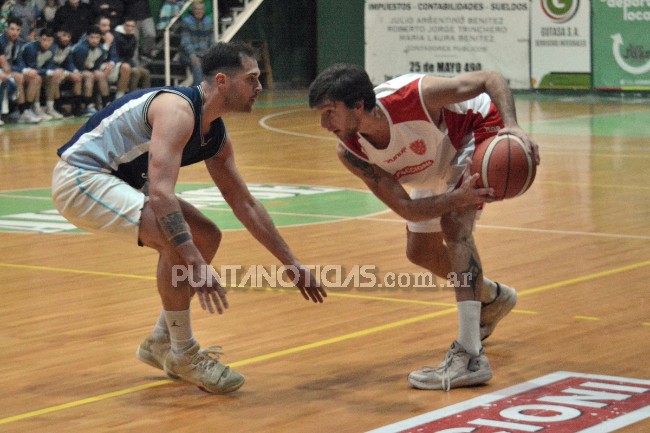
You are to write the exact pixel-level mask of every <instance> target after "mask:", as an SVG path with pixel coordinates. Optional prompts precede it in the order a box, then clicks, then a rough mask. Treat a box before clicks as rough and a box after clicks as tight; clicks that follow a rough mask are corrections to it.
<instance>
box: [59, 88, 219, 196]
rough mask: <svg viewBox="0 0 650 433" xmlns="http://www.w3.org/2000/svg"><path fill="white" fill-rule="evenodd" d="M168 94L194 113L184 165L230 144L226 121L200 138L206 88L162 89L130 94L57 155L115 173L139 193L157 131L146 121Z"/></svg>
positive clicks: (85, 166)
mask: <svg viewBox="0 0 650 433" xmlns="http://www.w3.org/2000/svg"><path fill="white" fill-rule="evenodd" d="M163 92H168V93H174V94H177V95H179V96H181V97H183V98H185V99H186V100H187V102H188V104H190V106H191V107H192V110H193V112H194V130H193V132H192V136H191V137H190V139H189V140H188V142H187V144H186V145H185V148H184V149H183V157H182V160H181V166H185V165H190V164H194V163H197V162H200V161H204V160H206V159H208V158H210V157H212V156H214V155H216V154H217V153H218V152H219V151H220V150H221V148H222V147H223V144H224V142H225V139H226V127H225V125H224V123H223V120H221V118H217V119H216V120H214V121H213V122H212V124H211V126H210V131H209V132H208V133H207V134H205V135H203V134H202V133H201V124H202V115H203V114H202V113H203V110H202V109H203V89H201V86H194V87H180V86H178V87H157V88H151V89H142V90H138V91H135V92H131V93H129V94H127V95H125V96H123V97H121V98H119V99H117V100H116V101H114V102H112V103H111V104H110V105H108V106H107V107H106V108H104V109H102V110H100V111H99V112H97V113H96V114H95V115H94V116H92V117H91V118H90V119H88V121H87V122H86V123H85V124H84V125H83V126H82V127H81V128H80V129H79V130H78V131H77V132H76V133H75V135H74V136H73V137H72V139H71V140H70V141H68V142H67V143H66V144H65V145H63V146H62V147H61V148H59V150H58V151H57V153H58V155H59V156H60V157H61V159H62V160H64V161H66V162H67V163H68V164H70V165H73V166H75V167H79V168H83V169H85V170H92V171H101V172H105V173H112V174H114V175H115V176H117V177H119V178H120V179H122V180H124V181H125V182H126V183H128V184H129V185H131V186H132V187H134V188H136V189H141V188H142V187H143V186H144V184H145V182H146V181H147V171H148V165H149V146H150V144H151V132H152V128H151V125H149V122H148V121H147V112H148V109H149V105H150V104H151V101H152V100H153V99H154V98H155V97H156V96H157V95H159V94H161V93H163Z"/></svg>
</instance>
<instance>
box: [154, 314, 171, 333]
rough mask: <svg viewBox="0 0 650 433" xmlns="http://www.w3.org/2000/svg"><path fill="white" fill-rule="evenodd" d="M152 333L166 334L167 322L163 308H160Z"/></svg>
mask: <svg viewBox="0 0 650 433" xmlns="http://www.w3.org/2000/svg"><path fill="white" fill-rule="evenodd" d="M152 334H153V335H156V336H160V337H162V336H163V334H164V335H166V336H168V335H169V329H167V322H166V321H165V310H160V315H159V316H158V321H157V322H156V326H154V327H153V332H152Z"/></svg>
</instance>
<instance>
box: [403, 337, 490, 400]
mask: <svg viewBox="0 0 650 433" xmlns="http://www.w3.org/2000/svg"><path fill="white" fill-rule="evenodd" d="M490 379H492V367H491V366H490V362H489V361H488V359H487V356H485V351H484V350H483V348H481V351H480V352H479V354H478V356H472V355H470V354H469V353H467V352H466V351H465V348H464V347H463V346H461V345H460V343H459V342H458V341H454V342H453V343H452V344H451V348H450V349H449V352H447V356H446V357H445V359H444V361H442V362H441V363H440V365H438V366H437V367H424V368H422V370H417V371H413V372H411V374H409V375H408V381H409V383H410V384H411V386H413V387H414V388H418V389H443V390H445V391H449V390H450V389H451V388H459V387H464V386H472V385H480V384H482V383H485V382H487V381H488V380H490Z"/></svg>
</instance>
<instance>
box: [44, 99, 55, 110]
mask: <svg viewBox="0 0 650 433" xmlns="http://www.w3.org/2000/svg"><path fill="white" fill-rule="evenodd" d="M45 106H46V107H47V109H48V110H50V111H52V110H54V101H50V100H49V99H48V100H47V101H46V102H45Z"/></svg>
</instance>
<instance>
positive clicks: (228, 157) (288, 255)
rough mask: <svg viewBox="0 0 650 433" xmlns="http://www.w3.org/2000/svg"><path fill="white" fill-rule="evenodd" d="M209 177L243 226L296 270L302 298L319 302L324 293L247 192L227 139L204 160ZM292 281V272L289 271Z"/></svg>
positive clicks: (290, 268) (231, 146)
mask: <svg viewBox="0 0 650 433" xmlns="http://www.w3.org/2000/svg"><path fill="white" fill-rule="evenodd" d="M205 163H206V166H207V168H208V172H209V173H210V176H211V177H212V179H213V180H214V183H215V185H216V186H217V187H218V188H219V191H221V195H222V196H223V198H224V199H225V200H226V202H227V203H228V205H229V206H230V207H231V208H232V210H233V213H234V214H235V216H236V217H237V219H238V220H239V221H241V223H242V224H243V225H244V227H246V229H247V230H248V231H249V232H250V233H251V235H253V237H254V238H255V239H257V241H258V242H260V243H261V244H262V245H263V246H264V247H265V248H266V249H267V250H269V252H271V254H273V255H274V256H275V257H276V258H277V259H278V260H280V262H282V264H283V265H285V266H286V267H287V268H288V269H289V270H291V271H296V272H298V274H299V275H298V278H297V283H296V286H297V287H298V288H299V289H300V291H301V293H302V295H303V297H304V298H305V299H307V300H309V299H310V298H311V300H313V301H314V302H323V297H324V296H327V293H326V292H325V290H323V289H322V288H321V287H320V286H319V285H318V283H317V282H316V279H315V278H314V276H313V275H311V274H310V272H309V270H308V269H307V268H306V267H304V266H303V265H302V264H301V263H300V261H298V259H297V258H296V257H295V256H294V255H293V253H292V252H291V249H290V248H289V246H288V245H287V243H286V242H285V241H284V239H283V238H282V236H281V235H280V233H279V232H278V230H277V228H276V227H275V225H274V224H273V221H272V220H271V217H270V216H269V214H268V212H267V211H266V209H264V206H262V204H261V203H260V202H259V201H258V200H257V199H256V198H255V197H253V195H252V194H251V193H250V191H249V190H248V187H247V186H246V183H245V182H244V180H243V179H242V177H241V175H240V174H239V171H238V170H237V166H236V165H235V156H234V152H233V145H232V142H231V141H230V139H229V138H227V137H226V142H225V144H224V147H223V149H222V150H221V152H219V154H217V155H215V156H214V157H212V158H209V159H207V160H206V161H205ZM289 274H290V276H291V277H292V278H294V281H296V278H295V277H296V274H293V275H292V274H291V272H290V273H289Z"/></svg>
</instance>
